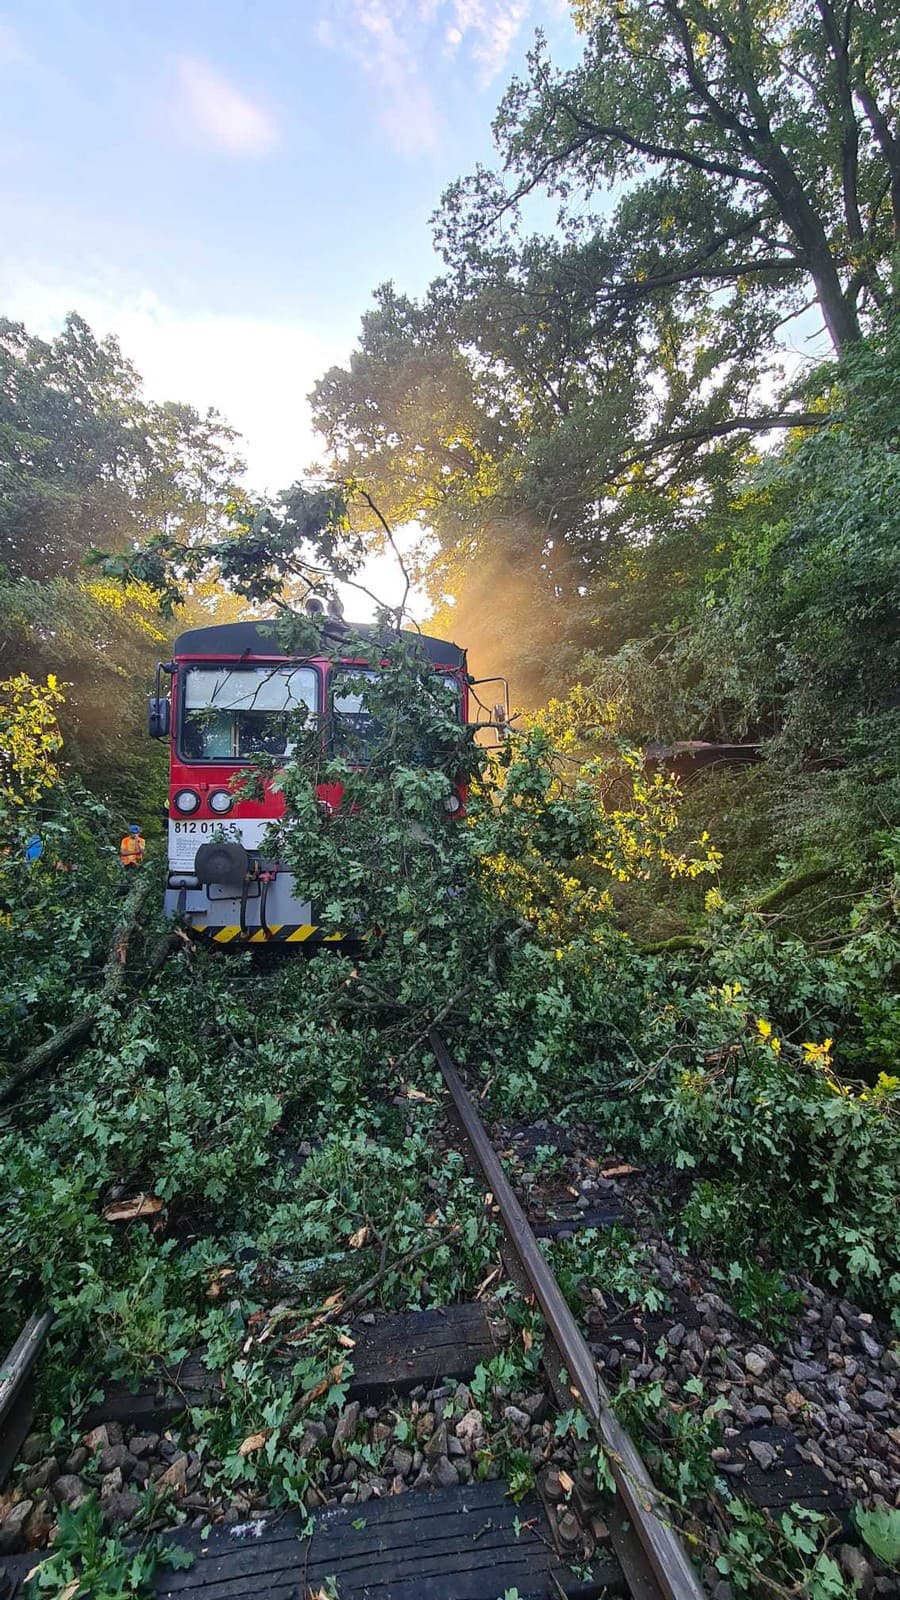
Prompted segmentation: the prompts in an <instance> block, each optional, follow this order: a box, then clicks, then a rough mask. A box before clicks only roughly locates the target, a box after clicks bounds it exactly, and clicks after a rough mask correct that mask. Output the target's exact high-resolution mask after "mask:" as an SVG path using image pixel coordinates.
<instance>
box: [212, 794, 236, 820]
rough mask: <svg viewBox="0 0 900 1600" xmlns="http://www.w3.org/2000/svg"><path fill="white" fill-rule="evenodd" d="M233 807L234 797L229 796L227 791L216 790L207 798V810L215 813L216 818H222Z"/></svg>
mask: <svg viewBox="0 0 900 1600" xmlns="http://www.w3.org/2000/svg"><path fill="white" fill-rule="evenodd" d="M233 805H234V795H233V794H229V793H228V790H227V789H216V790H215V792H214V793H213V794H211V795H210V797H209V809H210V811H215V813H216V815H217V816H220V817H224V815H225V813H226V812H227V811H230V810H231V808H232V806H233Z"/></svg>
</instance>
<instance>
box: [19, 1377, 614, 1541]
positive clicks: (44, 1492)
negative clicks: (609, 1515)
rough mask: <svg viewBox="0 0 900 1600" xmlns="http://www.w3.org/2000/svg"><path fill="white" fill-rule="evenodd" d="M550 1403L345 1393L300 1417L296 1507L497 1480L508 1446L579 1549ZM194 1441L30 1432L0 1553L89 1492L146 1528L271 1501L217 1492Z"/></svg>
mask: <svg viewBox="0 0 900 1600" xmlns="http://www.w3.org/2000/svg"><path fill="white" fill-rule="evenodd" d="M550 1411H551V1406H550V1401H549V1398H548V1395H547V1394H546V1393H545V1392H544V1391H543V1390H540V1389H536V1390H534V1391H532V1392H530V1393H527V1392H523V1391H516V1390H513V1391H512V1392H506V1391H505V1389H504V1388H503V1386H502V1385H498V1386H497V1387H496V1388H495V1391H494V1394H493V1397H492V1400H491V1404H490V1406H489V1407H485V1408H483V1409H480V1408H479V1407H478V1406H477V1405H476V1403H475V1400H474V1398H473V1396H472V1393H471V1391H470V1390H469V1388H468V1387H467V1386H466V1385H465V1384H456V1385H454V1384H445V1385H440V1386H438V1387H436V1388H432V1389H429V1390H425V1389H419V1390H417V1391H414V1392H413V1394H412V1395H411V1396H410V1397H409V1400H408V1401H407V1402H404V1404H403V1405H402V1406H401V1405H400V1404H398V1405H397V1407H396V1408H394V1407H380V1408H379V1407H375V1406H369V1407H363V1406H361V1405H360V1403H359V1402H358V1401H353V1402H351V1403H350V1404H349V1405H346V1406H344V1407H343V1408H342V1409H341V1410H340V1411H335V1412H333V1413H332V1414H330V1415H329V1416H328V1417H326V1418H325V1419H324V1420H323V1421H321V1422H319V1421H310V1422H309V1423H307V1426H306V1429H305V1431H304V1433H303V1435H302V1437H301V1438H300V1440H299V1441H298V1444H297V1453H298V1455H299V1456H301V1457H303V1458H305V1459H306V1460H307V1461H308V1463H309V1465H310V1467H311V1468H312V1469H313V1476H314V1482H313V1484H312V1485H311V1486H310V1488H308V1489H307V1491H306V1496H305V1502H306V1506H307V1509H308V1510H310V1511H316V1510H318V1509H319V1508H321V1507H329V1506H337V1505H363V1504H365V1502H366V1501H368V1500H371V1499H374V1498H381V1497H384V1496H387V1495H398V1494H405V1493H407V1492H409V1491H412V1490H423V1489H429V1488H442V1489H448V1488H454V1487H457V1486H458V1485H460V1484H465V1483H469V1482H471V1481H472V1479H473V1478H478V1479H480V1480H483V1479H496V1478H499V1477H501V1476H503V1475H504V1472H503V1460H504V1456H505V1454H506V1453H507V1452H508V1451H509V1450H510V1449H515V1450H516V1451H518V1452H521V1453H522V1454H523V1455H525V1456H527V1458H528V1459H529V1461H530V1463H531V1466H532V1468H533V1470H534V1473H535V1475H536V1477H539V1479H540V1483H541V1488H542V1492H543V1493H544V1496H545V1499H546V1500H547V1502H548V1503H549V1505H550V1507H551V1510H552V1514H553V1515H554V1516H555V1518H556V1520H557V1523H558V1525H559V1526H558V1529H557V1534H558V1538H559V1540H560V1544H561V1546H562V1547H565V1548H568V1549H571V1550H572V1551H573V1553H574V1554H577V1555H578V1556H579V1557H581V1556H583V1555H586V1554H588V1553H589V1551H590V1548H591V1547H592V1544H593V1541H594V1535H592V1534H591V1532H590V1531H589V1530H587V1529H586V1528H583V1527H582V1525H581V1523H580V1521H579V1519H578V1518H577V1517H575V1516H574V1515H573V1513H572V1510H571V1508H570V1507H569V1506H568V1505H567V1503H566V1502H567V1499H568V1495H567V1490H566V1487H565V1482H566V1480H565V1476H564V1477H563V1481H562V1483H561V1482H560V1477H559V1474H560V1472H563V1474H565V1472H566V1471H570V1472H574V1470H575V1467H574V1461H573V1457H572V1447H571V1444H570V1443H569V1441H559V1440H557V1439H556V1438H555V1436H554V1430H553V1423H552V1421H551V1420H550ZM398 1432H399V1433H400V1434H401V1435H402V1436H403V1437H402V1438H397V1436H396V1435H397V1433H398ZM198 1442H199V1441H198V1438H197V1436H196V1435H195V1434H192V1433H190V1432H189V1431H185V1432H183V1433H182V1434H181V1435H180V1436H176V1435H175V1434H174V1433H172V1432H168V1433H164V1434H156V1433H147V1432H140V1433H139V1432H137V1431H135V1430H132V1429H130V1428H127V1427H123V1426H122V1425H121V1424H120V1423H109V1424H105V1425H101V1426H99V1427H96V1428H94V1429H92V1430H91V1432H90V1433H88V1434H85V1435H84V1436H83V1437H82V1439H81V1442H80V1443H79V1444H78V1445H77V1446H76V1447H75V1448H74V1449H72V1448H71V1444H66V1445H65V1446H60V1447H59V1448H58V1449H54V1448H53V1446H52V1442H51V1440H50V1437H49V1435H47V1434H41V1433H34V1434H32V1435H30V1437H29V1438H28V1439H27V1440H26V1441H25V1444H24V1446H23V1448H22V1451H21V1454H20V1470H19V1471H18V1473H17V1476H16V1481H15V1483H14V1485H13V1487H12V1489H11V1490H10V1492H9V1493H8V1494H7V1495H6V1496H5V1497H3V1498H0V1555H12V1554H16V1553H18V1552H20V1551H22V1550H25V1549H27V1548H35V1547H38V1548H39V1547H42V1546H44V1545H46V1544H47V1543H49V1542H50V1540H51V1538H52V1533H53V1527H54V1524H55V1521H56V1516H57V1510H58V1507H59V1506H61V1505H69V1506H72V1507H77V1506H78V1505H80V1504H82V1503H83V1501H84V1499H85V1497H86V1496H87V1495H88V1494H90V1493H94V1494H96V1495H97V1496H98V1498H99V1502H100V1505H101V1507H102V1510H103V1513H104V1517H105V1519H106V1521H107V1523H108V1524H109V1525H110V1526H111V1527H119V1528H125V1527H127V1526H128V1525H129V1524H130V1523H131V1522H132V1521H134V1519H135V1518H137V1517H138V1515H139V1513H141V1511H142V1507H144V1514H143V1516H142V1517H141V1523H140V1525H141V1526H142V1527H148V1526H149V1527H150V1528H153V1529H156V1528H162V1527H166V1526H172V1525H177V1524H182V1523H185V1522H187V1523H189V1524H190V1525H191V1526H194V1527H197V1528H201V1527H204V1526H205V1525H206V1524H208V1523H214V1522H224V1523H238V1522H242V1521H245V1520H246V1519H247V1518H248V1517H253V1516H259V1515H261V1514H263V1513H264V1512H265V1511H266V1510H268V1509H270V1508H269V1506H268V1502H267V1499H266V1495H265V1493H264V1492H263V1491H261V1490H260V1489H258V1488H255V1487H254V1486H253V1485H252V1484H251V1483H248V1484H247V1485H245V1486H241V1485H237V1486H235V1485H231V1486H229V1487H228V1488H227V1489H223V1488H222V1486H221V1481H220V1478H219V1474H220V1472H221V1463H219V1462H216V1461H214V1460H209V1459H208V1458H201V1455H200V1454H199V1453H198V1450H197V1444H198ZM360 1445H362V1446H368V1447H369V1449H370V1450H371V1451H372V1459H374V1460H375V1462H376V1463H377V1465H376V1466H374V1467H373V1466H371V1465H370V1464H369V1463H367V1462H365V1461H361V1460H359V1459H358V1457H356V1456H355V1454H353V1453H351V1447H355V1446H360ZM151 1488H155V1490H156V1491H157V1493H158V1494H159V1496H160V1499H159V1501H158V1502H157V1503H156V1504H155V1505H153V1507H152V1510H151V1514H150V1518H149V1521H148V1519H147V1507H146V1497H145V1491H146V1490H147V1489H151Z"/></svg>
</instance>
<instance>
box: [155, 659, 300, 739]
mask: <svg viewBox="0 0 900 1600" xmlns="http://www.w3.org/2000/svg"><path fill="white" fill-rule="evenodd" d="M318 709H319V684H318V677H317V675H316V673H315V672H314V671H313V669H312V668H311V667H226V666H218V667H188V669H187V671H186V673H185V683H184V701H183V715H182V725H181V753H182V755H183V756H184V758H185V759H186V760H187V761H244V760H252V759H253V757H254V756H289V755H290V754H291V751H292V749H293V742H292V731H293V730H294V729H295V728H296V726H297V723H298V719H301V718H304V717H306V716H309V715H313V714H315V712H317V711H318Z"/></svg>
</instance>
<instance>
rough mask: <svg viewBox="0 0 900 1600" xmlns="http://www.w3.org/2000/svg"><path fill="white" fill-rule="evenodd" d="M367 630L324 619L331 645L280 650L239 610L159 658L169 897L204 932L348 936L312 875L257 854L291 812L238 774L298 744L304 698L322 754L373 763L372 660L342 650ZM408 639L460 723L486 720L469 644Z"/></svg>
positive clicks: (334, 800) (253, 937)
mask: <svg viewBox="0 0 900 1600" xmlns="http://www.w3.org/2000/svg"><path fill="white" fill-rule="evenodd" d="M367 636H368V639H369V640H371V639H374V638H375V634H374V632H373V630H371V629H370V628H368V627H366V626H359V627H356V628H355V629H353V631H352V633H351V631H350V629H348V628H347V627H345V626H344V625H343V624H339V625H336V626H335V627H330V626H329V625H328V624H326V626H325V628H324V631H323V644H322V646H321V647H320V648H321V650H322V653H321V654H319V655H314V656H308V657H303V658H297V657H292V656H287V655H285V654H284V653H283V652H282V651H281V650H280V649H279V646H278V642H277V635H276V631H275V628H274V626H273V625H272V624H265V623H255V622H232V623H225V624H222V625H219V626H216V627H209V628H195V629H192V630H191V631H190V632H189V633H183V634H181V635H180V637H179V638H177V639H176V641H175V647H174V654H173V659H172V661H170V662H167V663H165V664H162V663H161V664H160V667H159V669H158V671H157V683H156V694H155V695H154V696H153V697H152V698H151V700H150V704H149V729H150V733H151V735H152V736H153V737H155V738H164V737H166V736H169V737H170V762H169V806H168V878H167V886H166V898H165V905H166V911H167V912H168V913H169V914H171V915H173V916H174V915H178V916H179V917H180V919H181V921H182V923H183V924H184V925H185V926H186V927H187V928H188V929H189V930H190V931H191V932H192V933H193V934H194V935H196V936H197V937H199V938H203V939H207V940H213V941H215V942H216V943H218V944H236V945H242V944H263V943H272V942H287V943H305V942H306V941H309V940H322V939H330V940H338V939H340V938H341V935H340V934H339V933H338V934H336V933H334V932H331V933H328V932H326V930H324V929H323V928H322V927H321V926H320V925H319V924H318V923H317V920H316V914H315V908H314V907H313V906H312V905H311V903H310V901H309V899H308V898H307V896H306V895H305V894H304V891H303V885H302V884H299V883H297V882H296V881H295V879H294V877H293V875H292V874H291V873H289V872H287V871H285V870H283V869H282V867H281V865H280V864H279V862H278V861H276V860H271V859H269V858H268V857H266V856H265V855H264V854H263V853H262V845H263V839H264V835H265V832H266V829H267V828H268V827H269V825H270V824H271V823H273V822H277V820H278V819H279V818H280V817H281V816H282V815H283V814H284V797H283V796H282V794H281V793H280V792H279V790H278V789H277V788H273V787H272V785H271V782H270V781H264V783H263V790H262V796H261V798H259V799H255V800H250V799H244V798H243V797H241V796H238V795H236V794H235V793H234V792H233V791H232V788H231V782H232V780H233V779H234V777H235V776H236V775H237V774H238V773H241V772H244V771H247V770H248V769H252V768H253V766H254V762H256V761H258V760H259V758H260V757H266V758H273V757H274V758H275V760H276V761H277V759H278V757H279V756H284V757H285V758H288V757H289V756H290V753H291V746H290V727H291V719H292V717H293V718H294V725H295V726H296V713H298V712H300V711H302V710H303V709H304V708H305V710H306V712H307V714H308V720H309V725H310V726H312V727H314V728H316V729H317V730H318V733H317V737H319V738H320V739H321V741H322V748H323V752H329V751H332V752H335V753H340V754H344V755H347V757H348V759H350V760H351V761H353V763H354V764H355V765H364V764H365V752H364V740H363V742H362V754H361V753H360V749H361V747H360V740H359V737H358V734H359V728H360V725H361V724H362V725H363V726H364V725H365V717H364V715H362V716H361V711H362V706H361V697H360V694H359V693H358V692H357V691H358V687H359V685H358V680H359V677H360V675H361V674H364V673H366V674H368V673H371V671H372V668H371V661H369V662H364V661H360V660H359V659H358V657H357V658H354V656H353V655H352V654H347V651H348V649H352V646H350V645H348V643H347V640H348V639H352V638H353V637H357V638H359V637H362V638H366V637H367ZM402 637H403V639H404V640H405V641H407V642H408V643H410V644H411V645H413V646H414V647H415V649H416V650H417V651H419V652H421V654H422V656H423V659H424V662H425V663H426V664H427V666H428V668H430V669H431V670H433V671H434V672H437V673H440V674H441V675H442V677H443V678H444V679H445V680H446V681H447V683H448V685H450V686H452V688H453V690H454V695H455V702H454V703H455V704H456V705H458V707H459V717H460V722H461V723H462V724H468V725H469V726H475V727H477V726H483V725H484V724H483V723H479V722H478V721H477V720H475V721H474V722H470V718H469V709H470V702H471V697H472V689H473V687H474V683H475V680H474V679H472V678H471V677H470V676H469V673H468V669H467V664H466V652H465V650H463V649H461V648H460V646H459V645H455V644H451V643H449V642H448V641H447V640H444V639H436V638H432V637H429V636H427V635H424V634H413V633H404V634H403V635H402ZM163 673H166V674H168V675H169V678H170V685H169V693H168V694H167V695H164V694H163V693H162V692H161V689H162V674H163ZM354 678H355V679H356V680H357V684H356V688H355V689H354V688H353V687H352V686H351V685H350V684H348V680H351V679H354ZM497 681H501V682H502V680H497ZM504 687H505V686H504ZM477 703H478V705H479V706H480V705H481V702H480V701H478V702H477ZM318 793H319V798H320V800H321V801H322V804H323V807H324V808H326V809H327V808H329V807H331V808H333V807H335V806H337V805H339V804H340V796H341V790H340V786H338V785H333V784H332V785H329V784H321V785H320V786H319V789H318ZM453 798H454V797H452V796H451V802H450V803H451V804H452V803H453ZM462 799H463V795H462V793H460V795H459V796H458V797H457V802H458V806H459V808H461V805H462Z"/></svg>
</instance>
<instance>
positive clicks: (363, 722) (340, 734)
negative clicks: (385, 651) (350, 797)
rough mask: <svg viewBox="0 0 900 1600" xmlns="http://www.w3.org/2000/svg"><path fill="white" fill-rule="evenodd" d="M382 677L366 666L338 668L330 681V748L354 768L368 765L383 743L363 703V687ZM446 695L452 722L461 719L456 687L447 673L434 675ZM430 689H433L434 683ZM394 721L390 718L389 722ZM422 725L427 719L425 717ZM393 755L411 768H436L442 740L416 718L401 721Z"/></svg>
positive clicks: (380, 727)
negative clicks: (397, 756)
mask: <svg viewBox="0 0 900 1600" xmlns="http://www.w3.org/2000/svg"><path fill="white" fill-rule="evenodd" d="M380 676H381V674H380V673H379V672H377V671H373V670H372V669H370V668H365V667H349V666H348V667H340V668H338V669H337V670H336V671H335V672H334V675H333V678H332V693H331V710H332V736H331V748H332V751H333V753H334V754H335V755H336V756H340V757H342V758H343V759H344V760H345V761H347V762H349V763H350V765H351V766H354V767H366V766H369V765H370V763H371V762H372V760H373V759H374V757H375V756H376V755H377V754H378V752H379V749H380V748H381V747H382V745H383V743H384V738H385V733H384V727H383V725H382V723H381V722H380V721H379V719H378V718H377V717H376V716H374V715H373V714H372V712H371V710H370V709H369V707H368V705H367V703H366V684H367V683H375V682H377V680H378V679H379V678H380ZM437 681H438V683H439V685H440V688H441V690H442V691H443V692H444V693H445V694H446V696H447V702H446V708H447V711H449V712H450V714H451V715H452V716H453V718H454V720H456V719H458V718H459V716H460V698H459V684H458V683H457V681H456V680H455V678H453V677H452V676H451V675H450V674H449V673H440V674H438V675H437ZM429 688H431V689H433V688H434V682H433V680H430V681H429ZM392 720H393V719H392ZM423 720H424V723H425V724H427V722H428V721H429V720H430V719H429V718H428V717H426V718H425V719H423ZM393 742H394V746H395V753H396V754H398V755H400V756H402V758H403V759H404V760H406V761H408V762H409V764H410V766H421V767H428V766H436V765H438V763H439V762H440V759H441V756H442V755H443V754H444V751H443V748H442V741H441V739H440V738H439V737H438V735H437V733H436V732H435V733H431V732H429V731H428V730H427V726H423V725H422V724H421V723H420V721H419V719H418V718H417V717H414V718H410V719H407V720H406V721H405V722H403V721H401V724H400V726H399V727H395V729H394V734H393Z"/></svg>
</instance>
